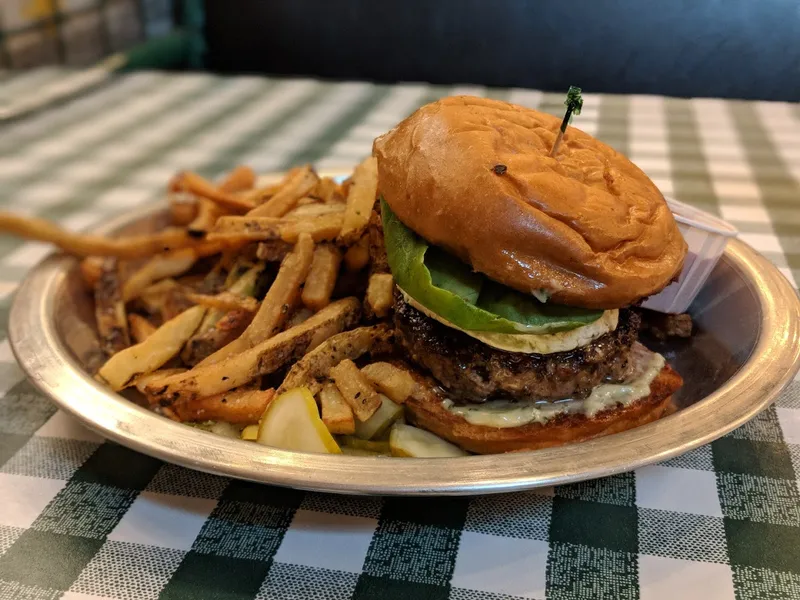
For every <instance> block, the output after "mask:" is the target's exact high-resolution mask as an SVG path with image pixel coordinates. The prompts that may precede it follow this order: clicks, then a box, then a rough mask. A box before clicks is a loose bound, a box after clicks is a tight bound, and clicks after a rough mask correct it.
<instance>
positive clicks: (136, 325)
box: [128, 313, 156, 344]
mask: <svg viewBox="0 0 800 600" xmlns="http://www.w3.org/2000/svg"><path fill="white" fill-rule="evenodd" d="M128 328H129V330H130V333H131V337H132V338H133V339H134V340H136V343H137V344H139V343H141V342H143V341H145V340H146V339H147V338H149V337H150V336H151V335H153V333H155V331H156V326H155V325H153V324H152V323H151V322H150V321H148V320H147V319H146V318H145V317H143V316H142V315H137V314H136V313H132V314H130V315H128Z"/></svg>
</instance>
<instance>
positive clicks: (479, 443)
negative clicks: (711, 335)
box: [405, 365, 683, 454]
mask: <svg viewBox="0 0 800 600" xmlns="http://www.w3.org/2000/svg"><path fill="white" fill-rule="evenodd" d="M418 383H419V384H420V385H419V389H420V391H419V392H418V393H417V394H415V395H414V396H413V397H410V398H409V399H408V400H406V403H405V406H406V415H407V417H408V419H409V421H410V422H411V423H412V424H414V425H417V426H418V427H422V428H423V429H427V430H428V431H431V432H433V433H435V434H436V435H438V436H440V437H443V438H444V439H446V440H449V441H450V442H452V443H454V444H456V445H457V446H460V447H461V448H463V449H464V450H468V451H469V452H475V453H477V454H498V453H501V452H515V451H518V450H538V449H540V448H549V447H551V446H560V445H562V444H568V443H574V442H583V441H585V440H589V439H592V438H596V437H601V436H604V435H609V434H612V433H619V432H620V431H625V430H627V429H633V428H634V427H638V426H639V425H644V424H645V423H650V422H651V421H655V420H657V419H660V418H661V417H663V416H665V415H667V414H670V413H671V412H672V411H673V410H674V406H673V404H672V394H673V393H675V392H676V391H677V390H678V388H680V387H681V385H682V384H683V379H682V378H681V376H680V375H678V373H676V372H675V371H674V370H673V369H672V367H670V366H669V365H665V366H664V368H663V369H662V370H661V372H659V374H658V375H656V378H655V379H653V381H652V383H651V384H650V395H649V396H647V397H645V398H641V399H639V400H636V401H635V402H632V403H631V404H629V405H627V406H624V407H616V408H609V409H606V410H603V411H600V412H599V413H597V414H596V415H594V416H593V417H587V416H586V415H582V414H562V415H559V416H557V417H555V418H553V419H551V420H549V421H547V422H546V423H544V424H542V423H529V424H527V425H522V426H520V427H487V426H485V425H473V424H472V423H470V422H468V421H467V420H466V419H464V418H463V417H462V416H460V415H457V414H455V413H453V412H450V411H449V410H447V409H446V408H444V407H443V406H442V399H441V397H440V396H438V395H437V394H436V393H435V392H434V391H433V387H432V380H429V379H427V378H424V377H423V376H420V379H419V380H418Z"/></svg>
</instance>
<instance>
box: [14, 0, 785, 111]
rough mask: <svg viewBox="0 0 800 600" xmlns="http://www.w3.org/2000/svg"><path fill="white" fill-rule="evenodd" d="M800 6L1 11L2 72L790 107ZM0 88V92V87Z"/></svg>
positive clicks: (538, 3) (280, 5)
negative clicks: (106, 61) (268, 77)
mask: <svg viewBox="0 0 800 600" xmlns="http://www.w3.org/2000/svg"><path fill="white" fill-rule="evenodd" d="M798 40H800V2H798V0H758V1H757V2H756V1H753V0H662V1H660V2H656V1H653V0H650V1H647V0H606V1H604V2H597V1H595V0H573V1H572V2H562V1H560V0H491V1H488V0H439V1H435V2H433V1H431V0H382V1H380V2H375V1H373V0H338V1H330V0H237V1H236V2H223V1H221V0H205V1H203V0H0V68H5V69H27V68H31V67H35V66H42V65H52V64H64V65H69V66H85V65H91V64H94V63H96V62H97V61H99V60H101V59H102V58H104V57H106V56H108V55H110V54H112V53H115V52H126V53H127V52H131V53H132V56H133V60H130V61H129V62H128V63H127V68H141V67H156V68H165V69H206V70H211V71H215V72H223V73H264V74H281V75H305V76H316V77H322V78H331V79H359V80H370V81H380V82H395V81H426V82H431V83H440V84H456V83H463V84H481V85H488V86H502V87H510V86H518V87H531V88H537V89H542V90H559V91H560V90H564V89H566V88H567V87H568V86H569V85H570V84H571V83H574V82H581V85H582V86H583V88H584V89H585V90H586V91H588V92H608V93H643V94H665V95H670V96H684V97H688V96H710V97H722V98H744V99H767V100H788V101H800V44H798ZM0 85H2V84H0Z"/></svg>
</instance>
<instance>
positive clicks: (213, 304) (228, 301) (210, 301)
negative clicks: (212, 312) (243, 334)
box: [184, 290, 258, 313]
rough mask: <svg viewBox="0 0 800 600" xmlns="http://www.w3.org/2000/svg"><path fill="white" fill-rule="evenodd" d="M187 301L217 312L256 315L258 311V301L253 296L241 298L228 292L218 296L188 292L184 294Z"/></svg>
mask: <svg viewBox="0 0 800 600" xmlns="http://www.w3.org/2000/svg"><path fill="white" fill-rule="evenodd" d="M184 296H186V299H187V300H190V301H191V302H194V303H195V304H199V305H201V306H205V307H206V308H215V309H217V310H224V311H231V310H241V311H245V312H251V313H254V312H256V311H257V310H258V300H256V299H255V298H253V297H252V296H240V295H239V294H234V293H233V292H230V291H228V290H225V291H222V292H220V293H218V294H200V293H198V292H192V291H186V292H185V293H184Z"/></svg>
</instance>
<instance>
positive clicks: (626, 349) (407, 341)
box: [394, 294, 639, 402]
mask: <svg viewBox="0 0 800 600" xmlns="http://www.w3.org/2000/svg"><path fill="white" fill-rule="evenodd" d="M394 308H395V311H394V321H395V327H396V331H397V337H398V339H399V341H400V342H401V343H402V345H403V346H404V347H405V349H406V350H407V351H408V353H409V354H410V356H411V358H412V359H413V360H414V361H415V362H416V363H417V364H419V365H420V366H422V367H424V368H425V369H427V370H428V371H430V372H431V374H432V375H433V376H434V377H435V378H436V379H437V380H438V381H439V382H440V383H441V384H442V386H443V387H444V388H446V389H447V390H448V391H450V392H451V393H452V394H453V395H454V396H455V397H454V398H453V399H454V400H456V401H457V400H463V401H471V402H481V401H484V400H488V399H493V398H512V399H514V398H516V399H522V398H533V399H542V400H557V399H561V398H585V397H586V396H588V395H589V394H590V393H591V391H592V388H593V387H595V386H597V385H599V384H600V383H607V382H611V383H614V382H617V383H618V382H621V381H624V380H625V378H626V377H627V376H628V375H629V373H630V371H631V366H632V365H631V364H630V360H629V358H628V355H629V354H630V351H631V346H633V343H634V342H635V341H636V339H637V332H638V328H639V316H638V315H636V314H635V313H633V312H631V311H629V310H620V313H619V324H618V325H617V328H616V329H615V330H614V331H610V332H608V333H606V334H604V335H602V336H600V337H598V338H597V339H596V340H594V341H593V342H591V343H589V344H587V345H585V346H581V347H580V348H575V349H574V350H569V351H567V352H556V353H553V354H524V353H522V352H507V351H505V350H498V349H496V348H492V347H491V346H487V345H486V344H484V343H483V342H481V341H479V340H476V339H475V338H473V337H470V336H468V335H467V334H465V333H463V332H461V331H458V330H456V329H453V328H451V327H447V326H445V325H442V324H441V323H439V322H438V321H436V320H434V319H431V318H430V317H428V316H426V315H424V314H423V313H421V312H420V311H418V310H417V309H415V308H414V307H413V306H411V305H409V304H408V303H407V302H405V301H404V300H403V298H402V296H401V295H400V294H396V295H395V299H394Z"/></svg>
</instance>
